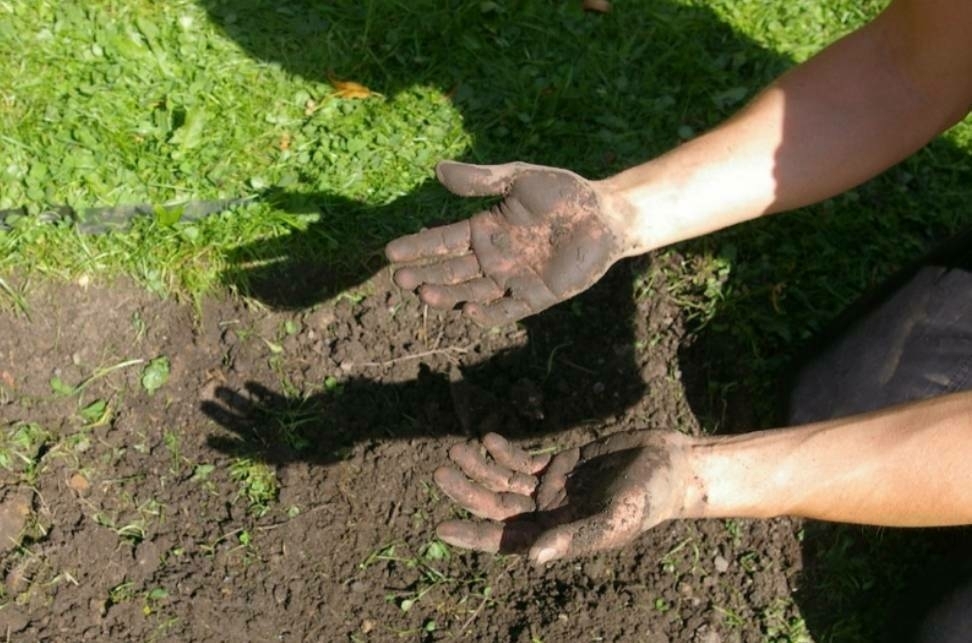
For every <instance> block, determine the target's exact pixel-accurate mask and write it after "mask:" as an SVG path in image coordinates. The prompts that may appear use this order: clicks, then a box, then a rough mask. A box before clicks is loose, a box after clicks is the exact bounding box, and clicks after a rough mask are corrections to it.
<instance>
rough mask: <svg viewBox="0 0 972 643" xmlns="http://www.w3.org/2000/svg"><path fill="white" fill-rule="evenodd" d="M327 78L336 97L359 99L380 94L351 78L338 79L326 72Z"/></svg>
mask: <svg viewBox="0 0 972 643" xmlns="http://www.w3.org/2000/svg"><path fill="white" fill-rule="evenodd" d="M327 80H328V81H329V82H330V83H331V87H333V88H334V96H335V97H337V98H347V99H360V98H371V97H372V96H380V95H381V94H378V93H377V92H373V91H371V90H370V89H368V88H367V87H365V86H364V85H362V84H361V83H356V82H354V81H351V80H338V79H337V78H335V77H334V76H332V75H330V74H328V76H327Z"/></svg>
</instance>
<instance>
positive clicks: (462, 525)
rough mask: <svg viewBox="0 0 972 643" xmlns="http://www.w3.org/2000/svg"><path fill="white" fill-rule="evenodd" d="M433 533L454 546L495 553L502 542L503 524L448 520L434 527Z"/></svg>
mask: <svg viewBox="0 0 972 643" xmlns="http://www.w3.org/2000/svg"><path fill="white" fill-rule="evenodd" d="M435 535H436V536H438V537H439V538H440V539H442V540H443V541H445V542H447V543H449V544H450V545H453V546H454V547H462V548H463V549H476V550H479V551H485V552H489V553H491V554H495V553H496V552H498V551H499V550H500V543H502V542H503V525H501V524H498V523H495V522H473V521H471V520H449V521H447V522H444V523H441V524H440V525H439V526H438V527H436V529H435Z"/></svg>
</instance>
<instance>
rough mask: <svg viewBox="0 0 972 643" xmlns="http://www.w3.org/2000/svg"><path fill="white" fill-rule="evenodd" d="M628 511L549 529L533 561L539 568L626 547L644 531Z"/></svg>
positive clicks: (535, 548)
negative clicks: (559, 561) (551, 562)
mask: <svg viewBox="0 0 972 643" xmlns="http://www.w3.org/2000/svg"><path fill="white" fill-rule="evenodd" d="M625 509H626V508H619V507H614V508H612V509H609V510H608V512H607V513H600V514H596V515H593V516H590V517H589V518H583V519H581V520H575V521H574V522H570V523H567V524H564V525H559V526H557V527H554V528H552V529H549V530H547V531H546V532H544V533H543V534H541V535H540V537H539V538H537V540H536V541H535V542H534V543H533V546H532V547H530V560H532V561H533V562H535V563H536V564H538V565H543V564H545V563H549V562H550V561H553V560H559V559H561V558H574V557H576V556H582V555H584V554H591V553H594V552H598V551H603V550H605V549H616V548H618V547H621V546H622V545H625V544H627V543H629V542H631V541H632V540H634V538H635V537H636V536H637V535H638V534H639V533H640V532H641V523H640V521H639V520H634V519H632V516H629V515H625V514H627V513H628V512H627V511H626V510H625Z"/></svg>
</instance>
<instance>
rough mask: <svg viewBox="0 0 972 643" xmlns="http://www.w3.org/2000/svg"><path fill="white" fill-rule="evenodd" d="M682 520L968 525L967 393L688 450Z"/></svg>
mask: <svg viewBox="0 0 972 643" xmlns="http://www.w3.org/2000/svg"><path fill="white" fill-rule="evenodd" d="M690 453H691V455H690V460H691V462H692V469H693V472H694V480H695V483H693V486H692V487H691V489H690V490H689V499H688V503H687V506H688V508H689V509H688V511H687V513H688V514H689V516H690V517H707V518H716V517H752V518H766V517H772V516H781V515H795V516H803V517H808V518H816V519H820V520H832V521H839V522H853V523H863V524H872V525H885V526H936V525H956V524H972V466H970V464H969V463H972V392H966V393H959V394H954V395H949V396H943V397H939V398H935V399H932V400H927V401H923V402H918V403H911V404H907V405H904V406H899V407H895V408H892V409H889V410H884V411H880V412H875V413H870V414H866V415H860V416H855V417H851V418H845V419H840V420H833V421H829V422H823V423H818V424H812V425H807V426H804V427H798V428H791V429H779V430H774V431H762V432H757V433H751V434H747V435H741V436H735V437H730V438H705V439H701V440H699V441H697V442H696V443H695V444H694V445H693V446H692V447H691V449H690Z"/></svg>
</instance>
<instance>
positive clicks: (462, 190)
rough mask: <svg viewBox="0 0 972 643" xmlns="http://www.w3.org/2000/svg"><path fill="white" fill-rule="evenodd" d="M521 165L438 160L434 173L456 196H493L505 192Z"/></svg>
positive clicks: (521, 167)
mask: <svg viewBox="0 0 972 643" xmlns="http://www.w3.org/2000/svg"><path fill="white" fill-rule="evenodd" d="M523 167H524V165H523V164H522V163H504V164H502V165H472V164H470V163H459V162H456V161H440V162H439V164H438V165H436V166H435V175H436V177H438V179H439V183H441V184H442V185H443V186H445V188H446V189H447V190H449V191H450V192H452V193H453V194H456V195H458V196H495V195H498V194H503V193H504V192H506V190H507V189H508V188H509V187H510V185H511V184H512V183H513V179H514V178H516V173H517V172H519V171H520V170H521V169H523Z"/></svg>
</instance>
